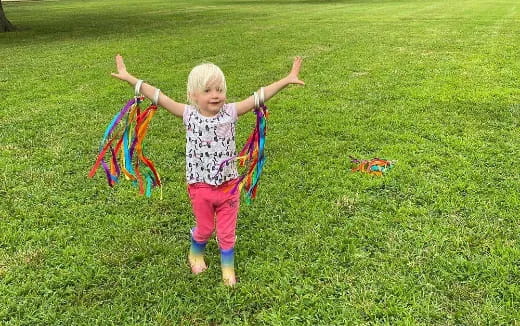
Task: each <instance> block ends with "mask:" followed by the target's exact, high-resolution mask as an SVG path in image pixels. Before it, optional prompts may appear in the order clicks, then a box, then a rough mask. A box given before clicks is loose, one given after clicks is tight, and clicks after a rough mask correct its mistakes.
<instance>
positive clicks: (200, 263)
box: [188, 254, 208, 274]
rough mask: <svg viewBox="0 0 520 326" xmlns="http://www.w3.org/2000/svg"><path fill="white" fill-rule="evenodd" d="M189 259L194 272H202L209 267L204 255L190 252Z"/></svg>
mask: <svg viewBox="0 0 520 326" xmlns="http://www.w3.org/2000/svg"><path fill="white" fill-rule="evenodd" d="M188 261H189V262H190V267H191V272H192V273H193V274H200V273H202V272H204V271H205V270H206V269H207V268H208V267H207V266H206V262H205V261H204V256H202V255H192V254H189V255H188Z"/></svg>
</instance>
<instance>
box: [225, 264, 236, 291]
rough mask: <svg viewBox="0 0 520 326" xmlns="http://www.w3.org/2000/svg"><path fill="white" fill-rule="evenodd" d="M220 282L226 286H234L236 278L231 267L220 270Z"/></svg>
mask: <svg viewBox="0 0 520 326" xmlns="http://www.w3.org/2000/svg"><path fill="white" fill-rule="evenodd" d="M222 280H223V281H224V285H226V286H231V287H232V286H235V284H236V283H237V278H236V277H235V269H234V268H233V267H223V268H222Z"/></svg>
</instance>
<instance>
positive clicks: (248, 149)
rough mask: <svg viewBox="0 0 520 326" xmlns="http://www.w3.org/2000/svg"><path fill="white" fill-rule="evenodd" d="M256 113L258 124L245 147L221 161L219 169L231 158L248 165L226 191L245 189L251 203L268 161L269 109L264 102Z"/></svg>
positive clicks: (240, 163) (255, 110)
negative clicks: (266, 151) (266, 147)
mask: <svg viewBox="0 0 520 326" xmlns="http://www.w3.org/2000/svg"><path fill="white" fill-rule="evenodd" d="M254 113H255V115H256V125H255V128H254V129H253V131H252V132H251V134H250V135H249V137H248V139H247V141H246V143H245V145H244V147H243V148H242V150H241V151H240V153H239V154H238V155H237V156H235V157H232V158H230V159H227V160H224V161H223V162H221V163H220V166H219V169H218V171H221V170H222V167H223V166H224V164H226V163H227V162H229V161H231V160H237V161H238V162H239V165H240V166H241V167H244V166H245V167H246V168H245V172H244V173H243V174H242V175H240V176H239V177H238V179H237V181H236V182H235V183H231V184H230V186H229V187H228V189H226V191H229V192H230V193H232V194H234V193H236V192H237V191H239V192H241V191H242V190H244V191H245V197H246V203H248V204H251V201H252V200H253V199H255V198H256V193H257V189H258V183H259V181H260V176H261V175H262V170H263V168H264V165H265V161H266V158H265V154H264V150H265V135H266V130H267V118H268V116H269V110H268V109H267V107H266V106H265V105H263V104H262V105H260V106H259V107H258V108H255V109H254Z"/></svg>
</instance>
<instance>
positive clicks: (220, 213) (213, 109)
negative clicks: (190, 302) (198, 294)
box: [112, 55, 305, 286]
mask: <svg viewBox="0 0 520 326" xmlns="http://www.w3.org/2000/svg"><path fill="white" fill-rule="evenodd" d="M301 63H302V58H301V57H296V58H295V59H294V62H293V66H292V69H291V72H290V73H289V74H288V75H287V76H286V77H285V78H282V79H280V80H279V81H277V82H274V83H272V84H271V85H269V86H266V87H265V88H261V89H260V94H262V95H263V97H264V100H265V101H267V100H268V99H270V98H271V97H273V96H274V95H275V94H276V93H278V92H279V91H280V90H282V89H283V88H284V87H286V86H287V85H289V84H299V85H304V84H305V83H304V82H303V81H302V80H300V79H299V78H298V74H299V72H300V66H301ZM116 66H117V73H112V76H113V77H116V78H119V79H120V80H123V81H126V82H128V83H129V84H130V85H132V86H133V87H135V88H136V90H137V91H140V93H141V94H142V95H144V96H145V97H147V98H149V99H152V98H153V99H154V100H155V101H156V103H157V104H158V105H159V106H162V107H164V108H165V109H166V110H168V111H169V112H170V113H172V114H173V115H175V116H177V117H180V118H182V119H183V121H184V125H185V126H186V181H187V183H188V194H189V197H190V199H191V205H192V208H193V213H194V215H195V227H194V228H193V229H192V231H191V247H190V252H189V254H188V261H189V264H190V267H191V271H192V272H193V273H194V274H199V273H201V272H203V271H204V270H206V268H207V267H206V263H205V261H204V256H203V254H204V248H205V247H206V243H207V242H208V240H209V238H210V237H211V236H212V234H213V232H214V231H215V228H216V231H217V232H216V233H217V239H218V245H219V248H220V253H221V265H222V279H223V281H224V284H226V285H228V286H233V285H234V284H235V283H236V277H235V270H234V246H235V229H236V224H237V216H238V209H239V203H240V194H239V193H238V192H236V193H235V194H231V193H229V192H228V191H225V190H224V189H227V188H229V187H226V186H227V185H229V183H233V182H236V179H237V178H238V172H237V167H236V164H235V161H234V160H232V159H231V158H233V157H234V156H235V155H236V146H235V124H236V121H237V118H238V116H241V115H242V114H244V113H247V112H249V111H251V109H253V108H254V107H255V96H250V97H248V98H246V99H245V100H243V101H240V102H236V103H226V80H225V78H224V74H223V73H222V71H221V70H220V68H219V67H217V66H215V65H214V64H211V63H205V64H201V65H198V66H196V67H195V68H193V70H192V71H191V72H190V74H189V76H188V85H187V86H188V87H187V98H188V102H189V104H181V103H178V102H176V101H174V100H173V99H171V98H169V97H168V96H166V95H164V94H162V93H161V92H160V90H159V89H157V88H155V87H153V86H151V85H148V84H146V83H143V81H142V80H138V79H137V78H135V77H134V76H132V75H131V74H129V73H128V72H127V71H126V67H125V64H124V62H123V58H122V57H121V56H120V55H117V56H116ZM256 101H258V98H257V99H256ZM256 104H257V103H256ZM228 159H230V160H228ZM226 160H228V161H227V163H226V164H225V165H224V166H223V167H220V166H219V164H220V162H224V161H226Z"/></svg>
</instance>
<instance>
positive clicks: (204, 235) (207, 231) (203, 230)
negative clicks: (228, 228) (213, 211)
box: [193, 226, 215, 242]
mask: <svg viewBox="0 0 520 326" xmlns="http://www.w3.org/2000/svg"><path fill="white" fill-rule="evenodd" d="M214 231H215V230H214V229H213V228H210V227H204V226H202V227H201V226H197V227H196V228H195V229H194V230H193V239H195V241H197V242H207V241H208V239H209V238H210V237H211V236H212V235H213V232H214Z"/></svg>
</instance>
